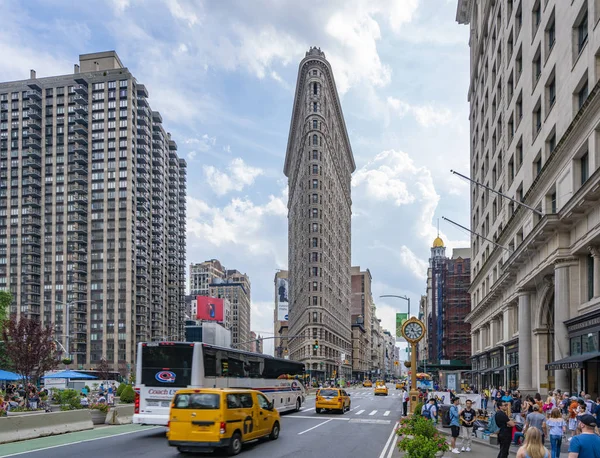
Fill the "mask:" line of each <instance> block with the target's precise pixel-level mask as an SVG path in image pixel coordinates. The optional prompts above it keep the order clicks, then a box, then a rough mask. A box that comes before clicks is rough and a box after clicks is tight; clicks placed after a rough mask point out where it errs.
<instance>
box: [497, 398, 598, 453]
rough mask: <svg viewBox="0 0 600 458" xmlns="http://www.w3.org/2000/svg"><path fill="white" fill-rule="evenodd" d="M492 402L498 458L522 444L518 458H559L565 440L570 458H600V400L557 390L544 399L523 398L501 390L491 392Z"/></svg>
mask: <svg viewBox="0 0 600 458" xmlns="http://www.w3.org/2000/svg"><path fill="white" fill-rule="evenodd" d="M489 399H490V401H491V404H492V410H493V411H495V414H494V415H493V417H492V420H491V421H490V426H489V427H488V430H489V431H490V432H496V431H497V432H498V444H499V446H500V453H499V454H498V458H506V457H508V453H509V450H510V446H511V444H514V445H517V446H519V445H521V441H523V442H522V445H521V447H520V448H519V451H518V453H517V458H525V457H529V458H559V457H560V453H561V447H562V442H563V439H566V440H567V441H568V442H569V458H572V457H578V458H600V436H598V435H597V434H596V433H597V423H596V419H597V418H598V417H599V416H600V398H597V399H596V402H594V401H593V400H592V398H591V396H590V395H589V394H586V393H585V392H583V391H582V392H581V393H579V395H578V396H571V395H570V394H569V393H563V392H561V390H555V391H554V392H552V393H551V394H550V395H548V396H547V397H546V399H545V400H543V399H542V396H541V395H540V394H539V393H536V394H535V395H533V396H522V395H521V393H520V392H519V391H516V390H515V391H510V390H507V391H504V390H503V388H502V387H498V388H494V389H492V390H489ZM547 439H549V445H550V450H548V449H547V448H546V447H545V444H546V440H547Z"/></svg>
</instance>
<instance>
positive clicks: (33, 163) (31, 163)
mask: <svg viewBox="0 0 600 458" xmlns="http://www.w3.org/2000/svg"><path fill="white" fill-rule="evenodd" d="M23 167H35V168H37V169H40V168H42V161H40V160H38V159H33V158H29V157H28V158H27V159H24V160H23Z"/></svg>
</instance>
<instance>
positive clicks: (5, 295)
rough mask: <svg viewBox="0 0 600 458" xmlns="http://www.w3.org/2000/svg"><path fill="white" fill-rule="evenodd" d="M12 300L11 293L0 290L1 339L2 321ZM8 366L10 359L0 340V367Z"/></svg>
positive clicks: (5, 317)
mask: <svg viewBox="0 0 600 458" xmlns="http://www.w3.org/2000/svg"><path fill="white" fill-rule="evenodd" d="M11 302H12V295H11V294H10V292H8V291H0V340H4V339H2V337H1V336H2V330H3V329H4V323H5V322H6V320H7V319H8V315H9V313H8V311H9V307H10V303H11ZM8 367H10V360H9V359H8V356H7V354H6V347H5V345H4V342H0V368H8Z"/></svg>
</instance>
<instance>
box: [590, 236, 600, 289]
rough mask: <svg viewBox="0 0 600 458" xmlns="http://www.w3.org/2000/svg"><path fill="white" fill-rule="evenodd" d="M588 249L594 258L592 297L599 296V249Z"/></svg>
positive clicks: (593, 247)
mask: <svg viewBox="0 0 600 458" xmlns="http://www.w3.org/2000/svg"><path fill="white" fill-rule="evenodd" d="M588 249H589V250H590V253H591V254H592V257H593V258H594V297H598V296H600V247H597V246H589V247H588Z"/></svg>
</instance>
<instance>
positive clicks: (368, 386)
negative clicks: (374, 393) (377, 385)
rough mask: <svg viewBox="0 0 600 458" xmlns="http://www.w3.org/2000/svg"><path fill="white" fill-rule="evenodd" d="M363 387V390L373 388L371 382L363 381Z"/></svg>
mask: <svg viewBox="0 0 600 458" xmlns="http://www.w3.org/2000/svg"><path fill="white" fill-rule="evenodd" d="M363 387H364V388H372V387H373V382H371V380H365V381H364V382H363Z"/></svg>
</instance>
